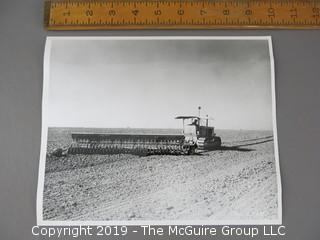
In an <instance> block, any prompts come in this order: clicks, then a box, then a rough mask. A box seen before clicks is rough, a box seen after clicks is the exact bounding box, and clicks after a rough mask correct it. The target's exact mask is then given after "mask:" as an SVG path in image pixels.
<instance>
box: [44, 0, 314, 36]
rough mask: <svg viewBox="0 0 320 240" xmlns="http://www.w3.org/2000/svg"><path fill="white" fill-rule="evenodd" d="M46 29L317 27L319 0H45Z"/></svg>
mask: <svg viewBox="0 0 320 240" xmlns="http://www.w3.org/2000/svg"><path fill="white" fill-rule="evenodd" d="M44 22H45V27H46V29H48V30H103V29H106V30H113V29H271V28H272V29H320V0H165V1H162V0H50V1H45V11H44Z"/></svg>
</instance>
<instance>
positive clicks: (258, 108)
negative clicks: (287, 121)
mask: <svg viewBox="0 0 320 240" xmlns="http://www.w3.org/2000/svg"><path fill="white" fill-rule="evenodd" d="M275 91H276V89H275V73H274V59H273V51H272V42H271V37H264V36H260V37H48V38H47V41H46V47H45V55H44V79H43V102H42V136H41V153H40V161H39V179H38V192H37V222H38V224H39V225H79V224H90V225H97V224H109V225H114V224H126V225H140V224H150V225H154V224H164V225H168V224H176V225H183V224H192V225H201V224H209V225H213V224H216V225H221V224H228V225H231V224H281V223H282V203H281V201H282V198H281V194H282V193H281V179H280V168H279V150H278V140H277V124H276V99H275Z"/></svg>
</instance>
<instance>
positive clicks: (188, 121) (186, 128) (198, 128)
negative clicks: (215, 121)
mask: <svg viewBox="0 0 320 240" xmlns="http://www.w3.org/2000/svg"><path fill="white" fill-rule="evenodd" d="M175 119H182V124H183V128H182V132H183V134H184V135H185V136H192V137H196V138H210V137H214V136H215V133H214V127H211V126H209V118H200V117H197V116H178V117H176V118H175Z"/></svg>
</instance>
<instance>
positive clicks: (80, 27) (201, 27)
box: [44, 0, 320, 31]
mask: <svg viewBox="0 0 320 240" xmlns="http://www.w3.org/2000/svg"><path fill="white" fill-rule="evenodd" d="M112 1H113V2H126V1H128V0H111V1H108V0H85V1H83V0H45V1H44V28H45V29H46V30H48V31H82V30H84V31H88V30H93V31H98V30H113V31H114V30H206V29H207V30H215V29H216V30H272V29H274V30H277V29H278V30H317V29H320V24H319V25H230V26H229V25H188V26H182V25H170V26H165V25H143V26H139V25H120V26H111V25H98V26H97V25H96V26H94V25H90V26H85V25H55V26H52V25H50V17H51V15H50V14H51V5H52V4H55V3H61V4H66V3H70V2H80V3H81V2H85V3H87V2H92V3H96V2H98V3H99V2H112ZM130 1H132V2H141V1H143V0H130ZM148 1H150V2H161V1H162V0H148ZM163 1H171V0H163ZM192 1H196V2H202V1H208V2H210V1H215V0H181V1H180V0H172V2H192ZM219 1H226V2H232V1H234V0H219ZM235 1H238V2H241V0H235ZM247 1H257V0H247ZM270 1H276V0H270ZM279 1H282V0H279ZM284 1H286V2H299V0H284ZM302 1H306V2H308V1H312V2H316V3H318V4H320V0H302Z"/></svg>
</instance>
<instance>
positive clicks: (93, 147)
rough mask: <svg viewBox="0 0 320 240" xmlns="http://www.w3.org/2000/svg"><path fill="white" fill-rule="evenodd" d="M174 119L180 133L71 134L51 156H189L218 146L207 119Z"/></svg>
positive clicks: (183, 117) (182, 117)
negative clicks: (66, 144) (179, 124)
mask: <svg viewBox="0 0 320 240" xmlns="http://www.w3.org/2000/svg"><path fill="white" fill-rule="evenodd" d="M200 109H201V108H200V107H199V116H178V117H176V119H180V120H182V122H183V129H182V133H181V134H123V133H110V134H108V133H107V134H97V133H71V137H72V143H71V145H70V146H69V147H68V148H67V149H61V148H59V149H56V150H54V151H53V152H52V155H55V156H63V155H66V154H121V153H124V154H125V153H127V154H136V155H190V154H194V153H196V152H198V151H201V150H202V151H203V150H213V149H217V148H219V147H220V146H221V139H220V137H218V136H216V134H215V132H214V127H211V126H209V125H208V123H209V118H208V117H206V118H200ZM203 123H204V124H203Z"/></svg>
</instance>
